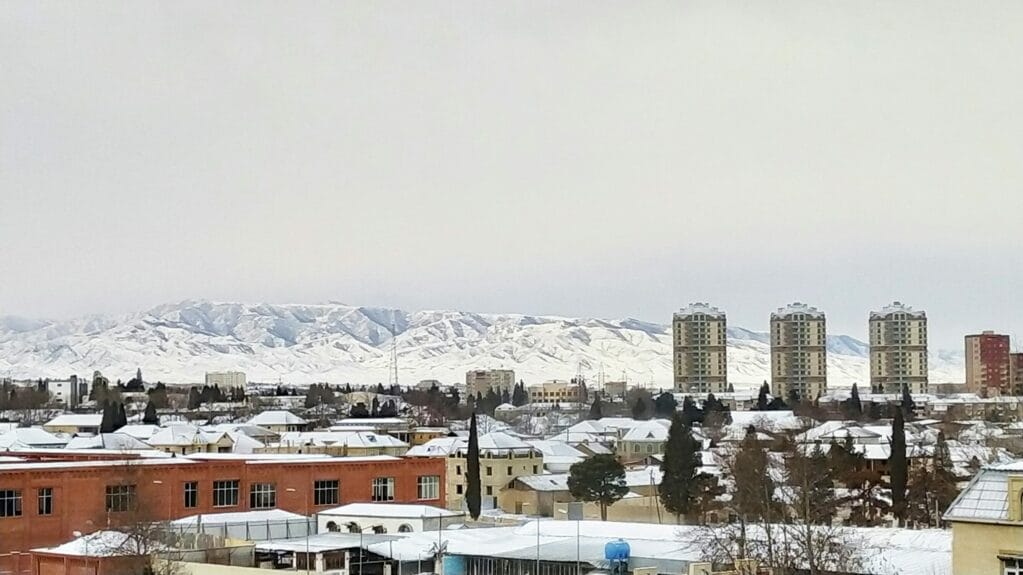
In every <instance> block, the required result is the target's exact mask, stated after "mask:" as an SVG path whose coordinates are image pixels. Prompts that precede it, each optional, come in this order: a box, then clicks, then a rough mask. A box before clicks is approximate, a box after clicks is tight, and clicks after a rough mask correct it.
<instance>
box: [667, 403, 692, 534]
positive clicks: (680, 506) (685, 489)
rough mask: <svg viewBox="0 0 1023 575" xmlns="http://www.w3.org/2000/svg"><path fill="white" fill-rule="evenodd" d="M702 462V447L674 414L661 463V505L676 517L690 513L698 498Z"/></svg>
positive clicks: (687, 427) (678, 415)
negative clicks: (698, 477) (698, 478)
mask: <svg viewBox="0 0 1023 575" xmlns="http://www.w3.org/2000/svg"><path fill="white" fill-rule="evenodd" d="M700 463H701V456H700V445H699V443H697V441H696V440H695V439H694V438H693V433H692V430H690V428H689V426H688V425H686V423H685V421H684V419H683V416H682V415H681V414H677V413H676V414H675V415H674V417H672V419H671V427H670V428H669V429H668V441H667V444H666V445H665V447H664V459H663V460H662V461H661V473H662V477H661V485H660V487H659V488H658V491H659V493H660V499H661V504H663V505H664V508H665V509H667V510H668V511H669V512H671V513H674V514H675V516H676V517H677V518H683V517H685V516H686V515H689V514H691V513H692V512H693V511H694V510H695V507H696V499H697V497H698V495H699V494H698V489H699V482H698V480H697V476H698V474H699V469H700Z"/></svg>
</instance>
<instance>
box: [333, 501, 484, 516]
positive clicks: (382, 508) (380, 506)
mask: <svg viewBox="0 0 1023 575" xmlns="http://www.w3.org/2000/svg"><path fill="white" fill-rule="evenodd" d="M319 515H334V516H337V515H342V516H345V517H390V518H396V519H421V518H429V517H461V516H463V515H465V514H464V513H459V512H456V511H451V510H448V509H444V508H442V507H433V506H432V505H412V504H405V503H349V504H348V505H342V506H340V507H334V508H331V509H326V510H324V511H320V512H319Z"/></svg>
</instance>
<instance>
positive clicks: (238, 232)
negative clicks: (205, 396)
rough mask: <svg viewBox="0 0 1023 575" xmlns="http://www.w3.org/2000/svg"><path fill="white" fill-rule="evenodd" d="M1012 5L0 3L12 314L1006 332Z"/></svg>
mask: <svg viewBox="0 0 1023 575" xmlns="http://www.w3.org/2000/svg"><path fill="white" fill-rule="evenodd" d="M1021 30H1023V3H1020V2H1018V1H1016V0H1007V1H1004V2H998V1H990V2H965V1H957V2H947V1H937V0H927V1H920V2H915V1H914V2H910V1H901V2H893V1H891V0H884V1H846V2H821V1H819V0H808V1H805V2H796V1H791V2H788V1H780V0H779V1H772V2H765V1H763V0H750V1H748V2H739V1H734V2H733V1H724V0H707V1H703V2H691V1H672V2H595V1H593V0H587V1H585V2H548V1H538V2H509V1H501V2H479V1H466V2H421V1H417V2H407V1H406V2H393V3H392V2H345V3H342V2H336V1H331V2H323V3H314V2H303V3H281V2H266V3H263V2H252V1H249V0H246V1H244V2H217V3H208V2H179V1H174V2H170V1H168V2H119V3H103V2H63V3H48V2H38V1H35V0H33V1H25V2H15V1H8V2H3V3H2V4H0V313H8V314H18V315H25V316H43V317H67V316H72V315H77V314H82V313H91V312H123V311H134V310H139V309H144V308H146V307H148V306H152V305H155V304H159V303H165V302H169V301H176V300H180V299H184V298H212V299H219V300H242V301H271V302H309V303H312V302H320V301H327V300H336V301H344V302H347V303H353V304H365V305H382V306H401V307H405V308H410V309H423V308H455V309H463V310H471V311H484V312H523V313H536V314H539V313H550V314H563V315H586V316H600V317H622V316H631V317H638V318H641V319H646V320H653V321H660V322H667V321H668V319H669V317H670V314H671V312H672V311H673V310H674V309H676V308H678V307H680V306H682V305H684V304H686V303H688V302H690V301H710V302H711V303H714V304H716V305H718V306H720V307H722V308H724V309H726V310H727V311H728V312H729V321H730V323H731V324H733V325H741V326H744V327H748V328H752V329H757V330H765V329H766V325H767V318H768V314H769V313H770V311H771V310H772V309H773V308H775V307H778V306H779V305H782V304H784V303H786V302H789V301H793V300H800V301H806V302H809V303H811V304H815V305H817V306H819V307H821V308H822V309H824V310H825V311H826V312H828V318H829V324H830V325H829V328H830V330H831V331H832V332H841V333H849V334H851V335H854V336H857V337H861V338H863V337H865V333H866V319H867V313H868V311H869V310H870V309H871V308H877V307H880V306H882V305H884V304H885V303H888V302H890V301H891V300H893V299H900V300H902V301H905V302H907V303H910V304H912V305H914V306H915V307H918V308H924V309H926V310H927V311H928V314H929V316H930V321H931V332H932V337H933V339H935V340H936V343H938V344H939V345H942V346H945V347H956V348H958V347H959V346H961V337H962V334H963V333H964V332H966V331H972V330H980V329H985V328H989V329H996V330H1003V331H1005V332H1007V333H1015V330H1017V329H1019V330H1020V332H1021V334H1020V335H1021V336H1023V297H1020V286H1021V285H1023V281H1021V280H1023V266H1021V265H1020V264H1021V261H1023V257H1021V255H1020V246H1019V242H1018V238H1019V236H1020V230H1021V224H1023V195H1021V193H1023V58H1021V57H1020V56H1021V54H1023V34H1021V33H1020V31H1021Z"/></svg>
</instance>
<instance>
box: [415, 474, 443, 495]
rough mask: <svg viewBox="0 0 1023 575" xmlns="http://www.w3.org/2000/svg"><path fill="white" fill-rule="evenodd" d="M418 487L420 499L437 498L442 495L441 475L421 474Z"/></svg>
mask: <svg viewBox="0 0 1023 575" xmlns="http://www.w3.org/2000/svg"><path fill="white" fill-rule="evenodd" d="M417 487H418V489H417V492H418V493H417V494H418V497H419V499H437V498H439V497H440V476H439V475H420V476H419V481H418V482H417Z"/></svg>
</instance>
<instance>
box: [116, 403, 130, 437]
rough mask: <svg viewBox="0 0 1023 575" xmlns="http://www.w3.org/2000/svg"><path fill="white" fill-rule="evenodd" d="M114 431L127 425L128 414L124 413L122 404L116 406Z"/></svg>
mask: <svg viewBox="0 0 1023 575" xmlns="http://www.w3.org/2000/svg"><path fill="white" fill-rule="evenodd" d="M114 425H115V427H114V431H117V430H118V429H121V428H122V427H124V426H125V425H128V414H127V413H125V411H124V404H123V403H118V404H117V419H115V420H114Z"/></svg>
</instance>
